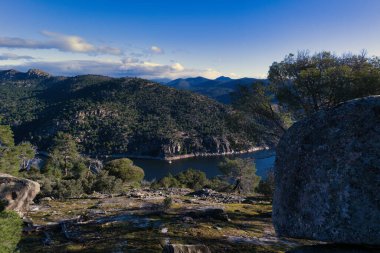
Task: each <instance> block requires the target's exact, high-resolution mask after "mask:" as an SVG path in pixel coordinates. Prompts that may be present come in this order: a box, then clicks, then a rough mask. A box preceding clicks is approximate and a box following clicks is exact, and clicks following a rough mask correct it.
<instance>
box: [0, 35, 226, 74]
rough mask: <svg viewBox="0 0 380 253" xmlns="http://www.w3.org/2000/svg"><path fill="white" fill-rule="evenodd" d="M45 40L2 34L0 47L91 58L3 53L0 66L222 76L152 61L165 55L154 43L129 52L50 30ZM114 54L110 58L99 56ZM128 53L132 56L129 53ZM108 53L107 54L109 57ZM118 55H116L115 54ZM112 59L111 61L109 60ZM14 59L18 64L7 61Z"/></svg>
mask: <svg viewBox="0 0 380 253" xmlns="http://www.w3.org/2000/svg"><path fill="white" fill-rule="evenodd" d="M41 34H42V35H43V36H45V37H46V40H31V39H23V38H14V37H0V48H9V49H30V50H41V49H55V50H59V51H61V52H70V53H82V54H87V55H88V56H90V57H88V56H87V57H86V58H89V59H86V60H83V59H78V58H77V56H75V55H70V56H69V59H70V58H72V59H70V60H67V59H65V60H63V59H62V60H60V61H59V60H55V59H53V58H52V57H48V58H45V60H41V59H43V58H38V59H36V58H33V57H31V56H27V55H17V54H13V53H3V54H0V61H3V62H2V64H1V65H0V68H1V69H7V68H15V69H20V70H24V71H25V70H27V69H29V68H39V69H42V70H44V71H47V72H49V73H51V74H53V75H64V76H75V75H83V74H98V75H107V76H114V77H125V76H130V77H141V78H147V79H155V78H171V79H175V78H180V77H190V76H204V77H207V78H216V77H218V76H220V75H222V74H221V73H220V72H218V71H216V70H214V69H203V70H202V69H191V68H186V67H185V66H183V65H182V64H181V63H179V62H175V61H170V62H171V63H170V64H162V63H156V62H153V61H152V60H151V59H150V58H151V56H153V55H163V54H164V53H165V51H164V49H162V48H160V47H158V46H151V47H150V48H147V49H142V50H141V51H140V52H129V53H128V54H125V53H124V52H123V51H122V50H121V49H119V48H114V47H110V46H99V45H94V44H92V43H90V42H88V41H86V40H85V39H84V38H82V37H79V36H74V35H65V34H60V33H55V32H50V31H43V32H41ZM101 55H102V56H105V55H108V56H113V57H110V58H109V59H108V58H105V57H100V56H101ZM127 55H129V56H127ZM108 56H107V57H108ZM114 56H117V57H114ZM110 59H112V60H110ZM8 60H13V61H18V63H17V64H16V63H7V62H6V61H8Z"/></svg>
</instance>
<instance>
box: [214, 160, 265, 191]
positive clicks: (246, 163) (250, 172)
mask: <svg viewBox="0 0 380 253" xmlns="http://www.w3.org/2000/svg"><path fill="white" fill-rule="evenodd" d="M219 170H220V171H221V172H222V173H223V174H224V175H225V177H226V179H227V180H228V181H230V180H232V181H234V187H233V189H232V190H233V191H237V192H239V193H252V192H254V190H255V188H256V187H257V185H258V183H259V181H260V177H259V176H257V175H256V166H255V164H254V163H253V162H252V161H251V160H249V159H241V158H235V159H228V158H226V159H225V160H224V162H222V163H221V164H220V165H219Z"/></svg>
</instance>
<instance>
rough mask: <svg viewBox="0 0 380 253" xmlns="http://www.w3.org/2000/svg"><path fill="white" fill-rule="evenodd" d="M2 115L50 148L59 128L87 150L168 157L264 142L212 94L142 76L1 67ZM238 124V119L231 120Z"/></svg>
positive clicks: (21, 135)
mask: <svg viewBox="0 0 380 253" xmlns="http://www.w3.org/2000/svg"><path fill="white" fill-rule="evenodd" d="M0 80H1V81H0V100H1V101H2V102H1V104H0V115H2V116H3V117H4V118H3V123H6V124H10V125H12V127H13V129H14V131H15V136H16V138H18V141H20V140H29V141H31V142H32V143H33V144H34V145H37V146H38V147H39V149H41V150H47V149H48V147H49V145H51V140H52V138H53V137H54V136H55V135H56V133H57V132H58V131H63V132H68V133H70V134H72V135H73V136H74V137H75V139H76V141H77V143H78V144H79V147H80V149H81V152H83V153H85V154H90V155H107V154H108V155H109V154H128V155H146V156H154V157H161V158H164V157H170V156H175V155H184V154H190V153H224V152H233V151H241V150H246V149H249V148H251V147H252V146H255V145H259V143H255V140H254V138H252V134H251V135H250V136H251V137H250V138H251V140H248V139H247V138H248V137H246V134H245V132H244V130H243V129H241V128H239V127H237V126H236V123H233V122H230V120H229V119H230V116H231V115H233V111H232V109H230V108H229V107H227V106H225V105H222V104H220V103H218V102H216V101H213V100H211V99H209V98H207V97H204V96H200V95H196V94H193V93H191V92H188V91H179V90H176V89H174V88H169V87H165V86H162V85H159V84H157V83H154V82H151V81H148V80H144V79H138V78H110V77H104V76H95V75H84V76H77V77H52V76H50V75H48V74H47V73H45V72H42V71H40V70H30V71H28V72H27V73H21V72H17V71H14V70H9V71H2V72H0ZM232 123H233V124H232Z"/></svg>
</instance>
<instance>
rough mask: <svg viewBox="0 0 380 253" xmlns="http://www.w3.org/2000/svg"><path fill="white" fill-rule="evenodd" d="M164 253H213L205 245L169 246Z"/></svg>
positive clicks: (166, 246)
mask: <svg viewBox="0 0 380 253" xmlns="http://www.w3.org/2000/svg"><path fill="white" fill-rule="evenodd" d="M162 253H211V251H210V249H209V248H208V247H207V246H205V245H184V244H167V245H165V247H164V249H163V251H162Z"/></svg>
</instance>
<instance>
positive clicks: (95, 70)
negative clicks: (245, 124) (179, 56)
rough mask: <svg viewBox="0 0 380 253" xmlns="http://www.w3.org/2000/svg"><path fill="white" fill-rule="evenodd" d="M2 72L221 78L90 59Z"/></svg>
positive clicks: (40, 63) (212, 72)
mask: <svg viewBox="0 0 380 253" xmlns="http://www.w3.org/2000/svg"><path fill="white" fill-rule="evenodd" d="M1 68H2V69H7V68H8V69H10V68H16V69H20V70H23V71H26V70H28V69H30V68H38V69H42V70H44V71H46V72H48V73H50V74H53V75H64V76H76V75H83V74H97V75H107V76H113V77H126V76H129V77H141V78H146V79H154V78H171V79H175V78H180V77H191V76H204V77H207V78H216V77H218V76H220V75H222V74H221V73H220V72H218V71H216V70H213V69H206V70H201V69H188V68H185V67H184V66H182V64H180V63H174V64H171V65H165V64H158V63H153V62H144V61H140V60H137V59H129V58H128V59H124V60H122V61H115V62H108V61H92V60H71V61H57V62H51V61H34V62H25V63H22V64H20V65H7V66H2V67H1Z"/></svg>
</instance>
